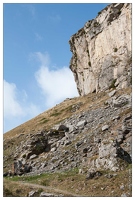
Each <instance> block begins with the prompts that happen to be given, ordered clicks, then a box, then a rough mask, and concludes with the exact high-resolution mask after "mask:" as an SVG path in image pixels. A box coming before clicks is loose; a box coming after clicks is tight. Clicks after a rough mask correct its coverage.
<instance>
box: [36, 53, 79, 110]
mask: <svg viewBox="0 0 135 200" xmlns="http://www.w3.org/2000/svg"><path fill="white" fill-rule="evenodd" d="M35 55H36V56H37V57H38V59H39V60H40V62H41V66H40V69H39V70H38V71H37V72H36V73H35V77H36V80H37V83H38V85H39V87H40V88H41V91H42V94H43V95H44V96H45V103H46V106H47V107H52V106H54V105H55V104H57V103H60V102H61V101H62V100H64V99H65V98H69V97H75V96H78V92H77V89H76V84H75V81H74V77H73V74H72V72H71V71H70V69H69V68H68V67H63V68H58V69H55V70H51V69H49V66H48V60H50V59H49V55H48V54H46V53H45V54H42V53H39V52H38V53H36V54H35Z"/></svg>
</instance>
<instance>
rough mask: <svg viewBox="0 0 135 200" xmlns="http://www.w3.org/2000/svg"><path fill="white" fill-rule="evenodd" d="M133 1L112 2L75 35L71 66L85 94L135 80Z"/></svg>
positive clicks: (72, 44)
mask: <svg viewBox="0 0 135 200" xmlns="http://www.w3.org/2000/svg"><path fill="white" fill-rule="evenodd" d="M131 9H132V8H131V4H128V3H125V4H124V3H118V4H116V3H115V4H110V5H108V6H107V7H106V8H105V9H103V10H102V11H101V12H99V13H98V16H97V17H96V18H95V19H92V20H90V21H88V22H86V24H85V25H84V27H83V28H82V29H80V30H79V31H78V32H77V33H76V34H74V35H73V36H71V38H70V41H69V44H70V50H71V52H72V58H71V61H70V69H71V70H72V72H73V74H74V78H75V81H76V84H77V89H78V92H79V94H80V95H81V96H83V95H86V94H88V93H92V92H98V91H105V90H107V89H110V88H114V87H115V88H116V89H120V88H125V87H128V86H129V85H130V84H131V82H132V81H131V64H132V58H131V55H132V53H131V51H132V47H131V17H132V13H131Z"/></svg>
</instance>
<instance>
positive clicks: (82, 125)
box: [76, 120, 87, 128]
mask: <svg viewBox="0 0 135 200" xmlns="http://www.w3.org/2000/svg"><path fill="white" fill-rule="evenodd" d="M86 124H87V121H86V120H82V121H79V122H78V123H77V125H76V126H77V127H79V128H80V127H82V128H83V127H84V126H85V125H86Z"/></svg>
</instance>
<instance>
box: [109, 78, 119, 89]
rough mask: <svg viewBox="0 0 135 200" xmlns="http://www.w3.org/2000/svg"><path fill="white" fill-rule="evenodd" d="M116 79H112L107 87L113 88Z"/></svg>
mask: <svg viewBox="0 0 135 200" xmlns="http://www.w3.org/2000/svg"><path fill="white" fill-rule="evenodd" d="M116 80H117V79H113V80H112V82H111V85H110V86H109V89H111V88H113V89H114V88H115V83H116Z"/></svg>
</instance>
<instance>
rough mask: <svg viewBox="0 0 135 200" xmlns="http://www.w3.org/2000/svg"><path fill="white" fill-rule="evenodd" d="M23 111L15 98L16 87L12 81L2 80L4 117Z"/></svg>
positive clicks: (19, 113)
mask: <svg viewBox="0 0 135 200" xmlns="http://www.w3.org/2000/svg"><path fill="white" fill-rule="evenodd" d="M23 114H24V112H23V110H22V108H21V106H20V104H19V102H18V100H17V88H16V85H15V84H14V83H8V82H7V81H5V80H4V117H5V118H8V117H11V116H13V117H14V116H20V115H23Z"/></svg>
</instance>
